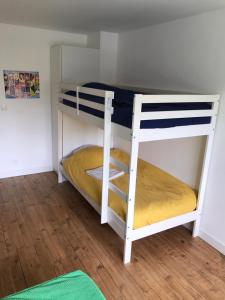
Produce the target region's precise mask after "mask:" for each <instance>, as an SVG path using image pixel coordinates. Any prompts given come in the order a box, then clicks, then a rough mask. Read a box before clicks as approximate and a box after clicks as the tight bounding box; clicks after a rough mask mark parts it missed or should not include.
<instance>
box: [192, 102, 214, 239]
mask: <svg viewBox="0 0 225 300" xmlns="http://www.w3.org/2000/svg"><path fill="white" fill-rule="evenodd" d="M218 100H219V99H218ZM218 107H219V102H218V101H216V102H214V103H213V109H214V110H215V115H214V116H213V117H212V124H213V130H212V132H211V133H210V134H209V135H207V140H206V145H205V154H204V159H203V166H202V172H201V181H200V186H199V193H198V203H197V211H198V216H197V219H196V221H194V227H193V231H192V236H193V237H196V236H198V235H199V231H200V222H201V215H202V208H203V202H204V198H205V191H206V185H207V177H208V171H209V166H210V158H211V154H212V147H213V139H214V135H215V126H216V116H217V113H218Z"/></svg>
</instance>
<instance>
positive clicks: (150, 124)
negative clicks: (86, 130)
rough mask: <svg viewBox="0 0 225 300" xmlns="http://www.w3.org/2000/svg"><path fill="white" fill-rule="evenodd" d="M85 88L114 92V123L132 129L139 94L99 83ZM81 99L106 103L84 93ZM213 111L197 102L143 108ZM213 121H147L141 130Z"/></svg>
mask: <svg viewBox="0 0 225 300" xmlns="http://www.w3.org/2000/svg"><path fill="white" fill-rule="evenodd" d="M83 86H84V87H89V88H94V89H100V90H107V91H113V92H114V100H113V107H114V113H113V115H112V122H114V123H116V124H119V125H122V126H125V127H128V128H131V127H132V112H133V101H134V94H138V92H134V91H130V90H125V89H121V88H117V87H113V86H110V85H106V84H103V83H98V82H91V83H87V84H84V85H83ZM66 94H67V95H70V96H74V97H76V92H74V91H68V92H66ZM79 95H80V97H81V98H83V99H86V100H88V101H92V102H96V103H101V104H103V103H104V98H102V97H98V96H92V95H88V94H84V93H79ZM63 104H65V105H67V106H70V107H73V108H76V103H74V102H72V101H69V100H66V99H63ZM79 109H80V110H82V111H84V112H86V113H89V114H92V115H94V116H97V117H99V118H102V119H103V118H104V112H102V111H99V110H96V109H93V108H89V107H86V106H84V105H81V104H80V105H79ZM202 109H209V110H210V109H211V104H209V103H202V102H195V103H159V104H157V103H152V104H149V103H148V104H144V105H143V106H142V111H143V112H148V111H175V110H202ZM210 121H211V117H199V118H179V119H160V120H145V121H141V126H140V128H142V129H143V128H169V127H175V126H188V125H198V124H208V123H210Z"/></svg>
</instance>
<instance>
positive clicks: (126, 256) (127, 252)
mask: <svg viewBox="0 0 225 300" xmlns="http://www.w3.org/2000/svg"><path fill="white" fill-rule="evenodd" d="M131 248H132V241H131V240H130V239H126V240H125V242H124V253H123V263H124V264H128V263H129V262H130V261H131Z"/></svg>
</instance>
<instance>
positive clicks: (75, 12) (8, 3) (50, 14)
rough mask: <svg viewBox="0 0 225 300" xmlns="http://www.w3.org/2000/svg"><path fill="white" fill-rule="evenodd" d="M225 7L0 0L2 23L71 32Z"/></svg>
mask: <svg viewBox="0 0 225 300" xmlns="http://www.w3.org/2000/svg"><path fill="white" fill-rule="evenodd" d="M222 7H225V0H0V22H1V23H9V24H17V25H25V26H31V27H37V28H45V29H53V30H61V31H68V32H86V31H93V32H94V31H99V30H105V31H113V32H120V31H126V30H132V29H136V28H140V27H145V26H148V25H154V24H158V23H163V22H168V21H171V20H175V19H179V18H183V17H186V16H190V15H195V14H199V13H202V12H206V11H210V10H215V9H219V8H222Z"/></svg>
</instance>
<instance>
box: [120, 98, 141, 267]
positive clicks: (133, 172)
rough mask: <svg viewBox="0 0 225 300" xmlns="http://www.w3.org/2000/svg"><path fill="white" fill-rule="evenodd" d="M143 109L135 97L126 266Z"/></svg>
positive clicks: (126, 254)
mask: <svg viewBox="0 0 225 300" xmlns="http://www.w3.org/2000/svg"><path fill="white" fill-rule="evenodd" d="M141 108H142V101H141V99H140V98H139V95H135V97H134V104H133V121H132V133H131V152H130V165H129V186H128V197H127V216H126V229H125V243H124V256H123V262H124V264H126V263H129V262H130V260H131V248H132V231H133V226H134V207H135V192H136V178H137V163H138V149H139V134H140V119H141Z"/></svg>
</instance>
